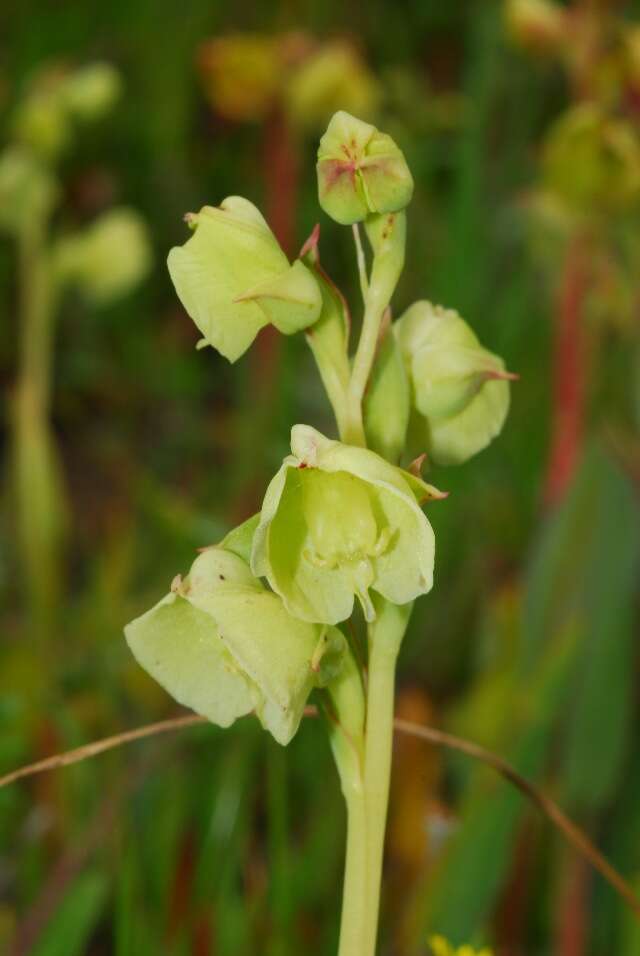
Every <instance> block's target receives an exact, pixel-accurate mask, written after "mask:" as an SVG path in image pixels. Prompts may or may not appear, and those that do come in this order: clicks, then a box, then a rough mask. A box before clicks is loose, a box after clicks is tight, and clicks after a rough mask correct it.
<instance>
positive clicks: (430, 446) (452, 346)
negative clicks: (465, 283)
mask: <svg viewBox="0 0 640 956" xmlns="http://www.w3.org/2000/svg"><path fill="white" fill-rule="evenodd" d="M393 329H394V332H395V334H396V337H397V340H398V344H399V346H400V350H401V352H402V355H403V358H404V362H405V366H406V368H407V372H408V375H409V380H410V382H411V391H412V404H413V407H414V409H415V412H416V423H417V426H418V436H419V439H418V440H419V441H420V442H421V443H424V446H425V447H426V449H427V452H428V453H429V454H430V455H431V457H432V458H433V460H434V461H436V462H438V463H439V464H442V465H453V464H461V463H462V462H464V461H466V460H467V459H468V458H471V457H472V456H473V455H475V454H476V453H477V452H479V451H481V450H482V449H483V448H485V447H486V446H487V445H488V444H489V442H491V440H492V439H493V438H495V436H496V435H497V434H498V433H499V432H500V430H501V429H502V426H503V424H504V421H505V418H506V416H507V411H508V409H509V383H508V379H510V378H513V377H514V376H512V375H510V374H509V373H508V372H505V369H504V363H503V362H502V359H500V358H499V357H498V356H497V355H493V354H492V353H491V352H488V351H487V350H486V349H483V348H482V346H481V345H480V343H479V341H478V339H477V337H476V336H475V334H474V333H473V332H472V330H471V329H470V328H469V326H468V325H467V324H466V322H464V321H463V320H462V319H461V318H460V316H459V315H458V313H457V312H453V311H450V310H447V309H443V308H441V307H440V306H434V305H432V304H431V303H430V302H426V301H420V302H416V303H415V304H414V305H412V306H411V307H410V308H409V309H407V311H406V312H405V313H404V315H403V316H401V317H400V319H398V321H397V322H396V323H395V324H394V326H393Z"/></svg>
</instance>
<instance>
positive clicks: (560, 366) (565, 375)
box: [545, 239, 587, 505]
mask: <svg viewBox="0 0 640 956" xmlns="http://www.w3.org/2000/svg"><path fill="white" fill-rule="evenodd" d="M586 290H587V275H586V257H585V248H584V245H583V243H582V241H581V240H580V239H575V240H574V241H573V242H572V243H571V244H570V246H569V248H568V250H567V253H566V258H565V262H564V268H563V271H562V276H561V279H560V289H559V295H558V302H557V306H556V310H555V331H554V343H553V358H552V376H553V407H552V425H551V450H550V453H549V461H548V465H547V474H546V478H545V501H546V503H547V504H548V505H555V504H557V503H558V502H559V501H560V500H561V499H562V498H563V496H564V494H565V492H566V490H567V487H568V486H569V484H570V482H571V479H572V477H573V475H574V472H575V470H576V466H577V464H578V461H579V458H580V453H581V450H582V441H583V431H584V411H585V394H586V383H587V374H586V346H585V328H584V304H585V295H586Z"/></svg>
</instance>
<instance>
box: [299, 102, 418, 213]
mask: <svg viewBox="0 0 640 956" xmlns="http://www.w3.org/2000/svg"><path fill="white" fill-rule="evenodd" d="M316 168H317V171H318V196H319V200H320V205H321V206H322V208H323V209H324V211H325V212H326V213H327V215H328V216H331V218H332V219H335V221H336V222H339V223H342V224H343V225H349V224H351V223H354V222H361V221H362V220H363V219H366V218H367V216H369V215H370V214H371V213H387V212H398V211H399V210H401V209H404V208H405V206H408V204H409V202H410V201H411V196H412V194H413V178H412V176H411V173H410V171H409V167H408V166H407V163H406V161H405V158H404V156H403V154H402V152H401V150H400V149H398V147H397V146H396V144H395V143H394V141H393V140H392V139H391V137H390V136H387V135H386V134H385V133H380V132H379V131H378V130H377V129H376V128H375V126H371V125H370V124H369V123H364V122H363V121H362V120H359V119H356V118H355V116H351V115H350V114H349V113H345V112H344V111H343V110H340V112H338V113H336V114H335V115H334V116H333V118H332V119H331V122H330V123H329V126H328V128H327V131H326V133H325V134H324V136H323V137H322V139H321V140H320V147H319V149H318V163H317V167H316Z"/></svg>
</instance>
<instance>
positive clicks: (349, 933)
mask: <svg viewBox="0 0 640 956" xmlns="http://www.w3.org/2000/svg"><path fill="white" fill-rule="evenodd" d="M343 792H344V791H343ZM344 798H345V803H346V807H347V848H346V857H345V867H344V884H343V890H342V917H341V920H340V948H339V950H338V956H356V954H357V956H373V952H372V953H371V954H370V953H369V950H368V949H367V941H368V939H369V936H370V917H369V906H368V898H367V897H368V883H367V870H368V865H367V812H366V802H365V794H364V787H363V785H362V781H360V785H359V786H358V787H352V788H351V789H350V790H349V791H348V792H345V793H344Z"/></svg>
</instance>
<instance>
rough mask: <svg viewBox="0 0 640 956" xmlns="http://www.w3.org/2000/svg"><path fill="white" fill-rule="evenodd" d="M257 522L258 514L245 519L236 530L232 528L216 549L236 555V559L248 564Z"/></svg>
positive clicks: (258, 519)
mask: <svg viewBox="0 0 640 956" xmlns="http://www.w3.org/2000/svg"><path fill="white" fill-rule="evenodd" d="M259 521H260V512H258V513H257V514H255V515H252V516H251V517H250V518H247V520H246V521H243V522H242V524H240V525H238V527H237V528H233V530H232V531H230V532H229V533H228V534H227V535H225V537H224V538H223V539H222V541H221V542H220V544H219V545H218V547H219V548H224V549H225V550H226V551H232V552H233V553H234V554H237V555H238V557H240V558H242V560H243V561H246V562H247V563H249V561H250V559H251V545H252V543H253V536H254V534H255V530H256V528H257V527H258V522H259Z"/></svg>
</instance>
